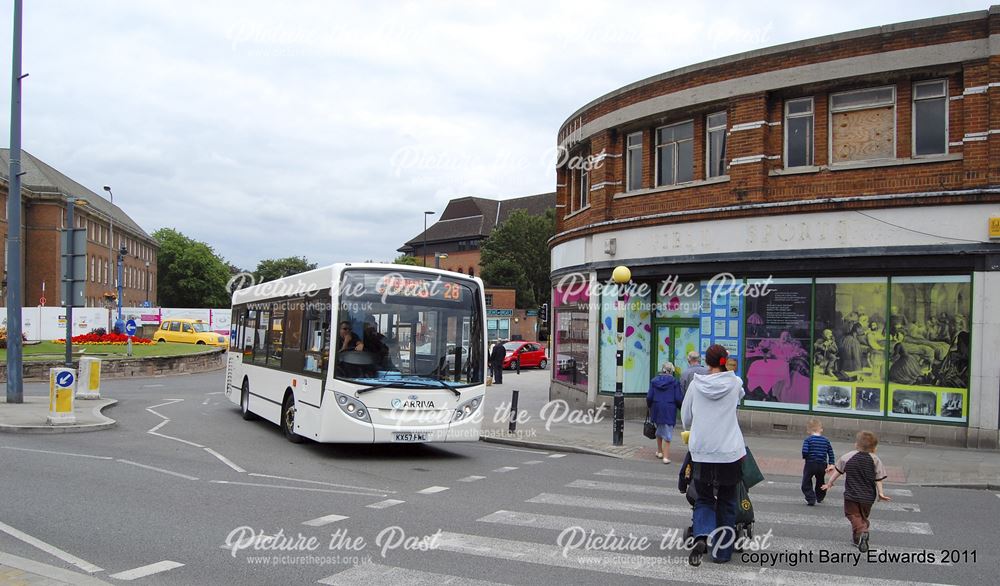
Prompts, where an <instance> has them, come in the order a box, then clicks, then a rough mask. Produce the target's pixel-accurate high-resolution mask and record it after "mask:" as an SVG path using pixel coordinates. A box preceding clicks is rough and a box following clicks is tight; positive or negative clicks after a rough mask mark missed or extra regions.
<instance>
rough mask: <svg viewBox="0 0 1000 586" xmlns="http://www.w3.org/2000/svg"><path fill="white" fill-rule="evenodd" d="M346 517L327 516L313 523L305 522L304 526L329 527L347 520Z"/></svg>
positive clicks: (314, 520) (312, 521)
mask: <svg viewBox="0 0 1000 586" xmlns="http://www.w3.org/2000/svg"><path fill="white" fill-rule="evenodd" d="M347 518H348V517H345V516H344V515H326V516H325V517H319V518H317V519H313V520H311V521H303V522H302V524H303V525H308V526H309V527H322V526H323V525H329V524H330V523H336V522H337V521H343V520H344V519H347Z"/></svg>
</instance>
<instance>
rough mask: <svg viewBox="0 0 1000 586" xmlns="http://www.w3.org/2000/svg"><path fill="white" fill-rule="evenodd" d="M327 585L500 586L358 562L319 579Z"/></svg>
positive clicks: (446, 575) (482, 581)
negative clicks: (432, 585)
mask: <svg viewBox="0 0 1000 586" xmlns="http://www.w3.org/2000/svg"><path fill="white" fill-rule="evenodd" d="M319 583H320V584H326V585H328V586H355V585H356V584H365V585H366V586H429V585H431V584H465V585H468V586H501V585H500V584H499V583H498V582H487V581H485V580H474V579H472V578H466V577H464V576H452V575H449V574H435V573H433V572H421V571H419V570H410V569H406V568H394V567H392V566H383V565H379V564H359V565H357V566H354V567H352V568H348V569H346V570H344V571H343V572H340V573H337V574H334V575H332V576H327V577H326V578H323V579H322V580H320V581H319Z"/></svg>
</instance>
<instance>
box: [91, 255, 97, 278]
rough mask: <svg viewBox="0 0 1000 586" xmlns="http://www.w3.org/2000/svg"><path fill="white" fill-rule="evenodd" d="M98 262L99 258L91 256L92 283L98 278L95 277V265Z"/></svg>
mask: <svg viewBox="0 0 1000 586" xmlns="http://www.w3.org/2000/svg"><path fill="white" fill-rule="evenodd" d="M96 263H97V259H96V258H94V257H90V282H91V283H93V282H94V281H95V280H97V278H96V277H95V272H96V271H95V269H94V267H95V266H96Z"/></svg>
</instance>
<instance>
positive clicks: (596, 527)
mask: <svg viewBox="0 0 1000 586" xmlns="http://www.w3.org/2000/svg"><path fill="white" fill-rule="evenodd" d="M477 521H478V522H480V523H493V524H498V525H510V526H513V527H534V528H538V529H551V530H553V531H565V530H566V528H568V527H581V528H583V529H584V530H585V531H594V532H595V533H600V534H606V533H608V532H609V531H614V532H615V534H616V535H621V536H626V537H628V536H630V535H635V536H636V537H646V538H648V539H649V541H650V542H651V543H653V544H654V547H657V548H658V547H659V546H660V545H661V544H666V547H667V548H668V550H669V551H676V552H679V551H683V552H684V555H687V552H688V550H686V549H683V550H682V549H681V548H679V547H676V546H671V545H670V544H671V542H672V543H673V544H677V543H680V542H681V541H683V538H684V535H683V532H682V531H681V530H679V529H677V528H676V527H673V528H672V527H663V526H657V525H641V524H636V523H622V522H619V521H604V520H600V519H581V518H578V517H560V516H557V515H539V514H536V513H523V512H518V511H503V510H500V511H496V512H495V513H490V514H489V515H486V516H485V517H482V518H480V519H477ZM758 535H759V536H761V537H762V533H758ZM768 545H769V547H768V550H770V551H800V550H801V551H819V550H826V551H830V552H837V553H853V552H855V551H857V548H856V547H854V546H851V545H849V544H848V543H847V541H846V540H844V539H840V540H821V539H800V538H798V537H778V536H775V535H773V534H772V535H771V536H770V537H769V538H768ZM881 549H885V550H886V551H890V552H893V553H903V552H906V553H913V554H917V553H920V552H922V551H924V550H922V549H905V548H897V547H885V548H881ZM657 551H659V550H657ZM871 551H874V552H876V554H877V552H878V551H879V549H877V548H874V547H873V548H872V549H871ZM930 565H936V566H950V565H952V564H950V563H943V562H941V561H937V562H935V563H933V564H930Z"/></svg>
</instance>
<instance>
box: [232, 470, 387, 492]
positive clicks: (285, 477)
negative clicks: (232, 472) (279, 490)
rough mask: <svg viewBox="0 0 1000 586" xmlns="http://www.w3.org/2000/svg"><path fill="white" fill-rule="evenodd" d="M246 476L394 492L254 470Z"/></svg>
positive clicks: (385, 490)
mask: <svg viewBox="0 0 1000 586" xmlns="http://www.w3.org/2000/svg"><path fill="white" fill-rule="evenodd" d="M248 476H256V477H257V478H273V479H275V480H290V481H292V482H306V483H308V484H322V485H323V486H336V487H337V488H353V489H355V490H368V491H371V492H373V493H378V495H377V496H385V495H387V494H396V491H395V490H387V489H384V488H370V487H367V486H351V485H350V484H335V483H333V482H321V481H319V480H305V479H303V478H289V477H287V476H272V475H270V474H258V473H256V472H251V473H250V474H248Z"/></svg>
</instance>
